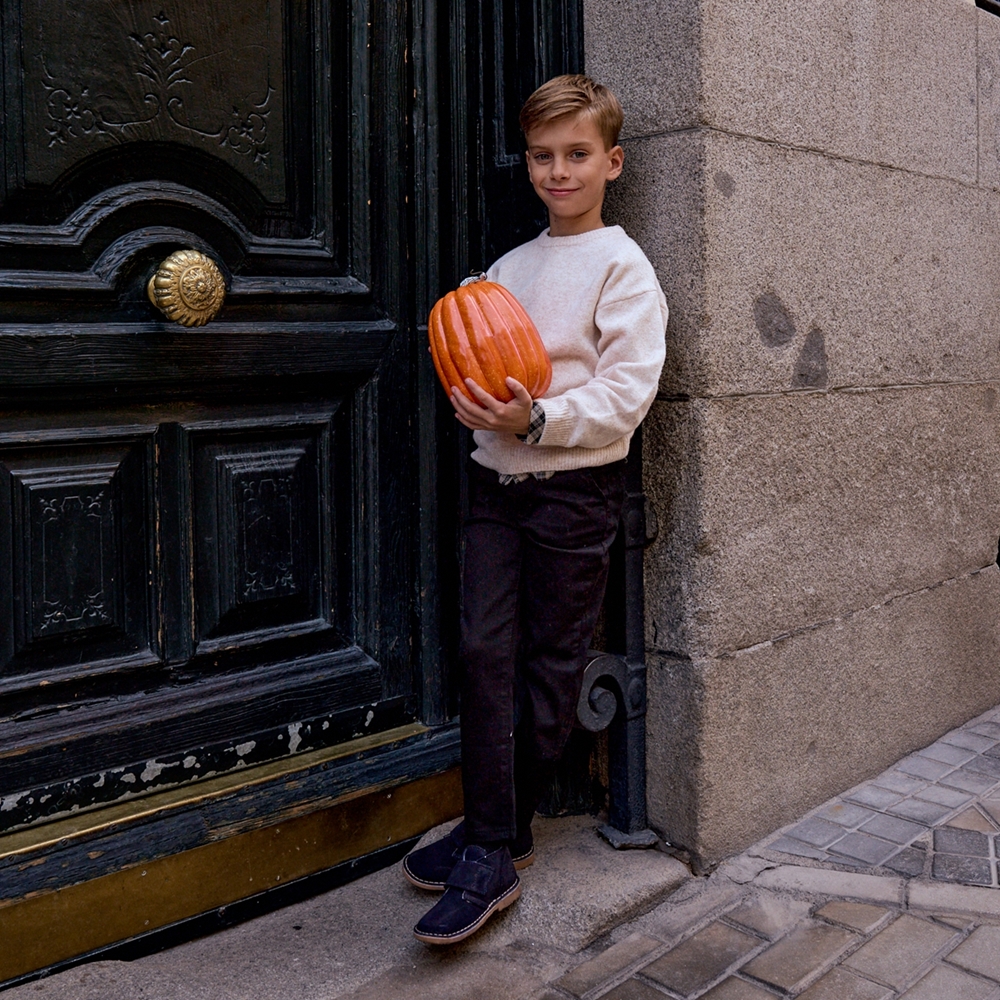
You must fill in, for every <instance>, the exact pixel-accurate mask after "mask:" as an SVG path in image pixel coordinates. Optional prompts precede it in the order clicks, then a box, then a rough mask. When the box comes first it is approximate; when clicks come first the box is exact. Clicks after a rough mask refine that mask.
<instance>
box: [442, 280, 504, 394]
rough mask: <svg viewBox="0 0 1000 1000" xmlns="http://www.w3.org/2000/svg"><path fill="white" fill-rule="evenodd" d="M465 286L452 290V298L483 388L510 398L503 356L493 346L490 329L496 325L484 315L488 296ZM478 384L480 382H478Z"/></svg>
mask: <svg viewBox="0 0 1000 1000" xmlns="http://www.w3.org/2000/svg"><path fill="white" fill-rule="evenodd" d="M471 287H472V286H469V285H466V286H465V287H464V288H459V289H458V290H457V291H456V294H455V299H456V301H457V302H458V308H459V309H460V310H461V312H462V318H463V319H464V320H465V329H466V332H467V333H468V335H469V343H470V344H471V345H472V347H473V350H474V351H475V355H476V360H477V361H478V362H479V366H480V368H481V370H482V373H483V377H484V378H485V379H486V383H487V384H486V385H483V388H484V389H485V390H486V391H487V392H488V393H489V394H490V395H491V396H493V397H494V398H495V399H499V400H500V401H501V402H502V403H506V402H508V401H509V400H511V399H513V398H514V395H513V393H512V392H511V391H510V389H508V388H507V383H506V382H505V381H504V379H505V378H506V371H505V365H504V360H503V357H502V356H501V354H500V351H499V350H498V349H497V342H496V337H495V336H494V334H493V330H494V328H495V326H496V324H495V322H493V321H492V320H493V317H492V316H490V315H488V311H489V306H490V301H489V298H488V297H480V296H478V295H476V294H475V293H474V292H470V291H469V289H470V288H471ZM479 384H480V385H482V383H481V382H480V383H479Z"/></svg>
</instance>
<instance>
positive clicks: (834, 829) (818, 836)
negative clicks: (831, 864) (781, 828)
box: [788, 816, 844, 847]
mask: <svg viewBox="0 0 1000 1000" xmlns="http://www.w3.org/2000/svg"><path fill="white" fill-rule="evenodd" d="M788 836H789V837H794V838H795V839H796V840H802V841H804V842H805V843H807V844H812V845H813V847H827V846H828V845H830V844H832V843H833V842H834V841H835V840H839V839H840V838H841V837H843V836H844V828H843V827H841V826H837V824H836V823H827V822H826V820H822V819H818V818H817V817H815V816H814V817H813V818H812V819H807V820H805V821H803V822H802V823H796V824H795V826H793V827H792V828H791V829H790V830H789V831H788Z"/></svg>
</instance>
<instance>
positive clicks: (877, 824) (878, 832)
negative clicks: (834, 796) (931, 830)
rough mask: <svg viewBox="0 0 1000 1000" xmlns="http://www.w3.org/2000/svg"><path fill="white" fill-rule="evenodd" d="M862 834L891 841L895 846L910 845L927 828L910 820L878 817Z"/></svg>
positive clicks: (871, 821) (869, 823)
mask: <svg viewBox="0 0 1000 1000" xmlns="http://www.w3.org/2000/svg"><path fill="white" fill-rule="evenodd" d="M861 832H862V833H870V834H873V835H874V836H876V837H882V838H883V839H884V840H891V841H892V842H893V843H894V844H908V843H909V842H910V841H911V840H915V839H916V838H917V837H919V836H920V835H921V834H922V833H926V832H927V827H925V826H923V825H922V824H920V823H911V822H909V820H905V819H896V818H895V817H894V816H876V817H875V818H874V819H873V820H869V821H868V822H867V823H865V825H864V826H863V827H861Z"/></svg>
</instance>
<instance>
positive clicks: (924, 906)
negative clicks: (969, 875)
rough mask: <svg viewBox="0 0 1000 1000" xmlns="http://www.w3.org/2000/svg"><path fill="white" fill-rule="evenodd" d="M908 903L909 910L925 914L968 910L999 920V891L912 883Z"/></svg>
mask: <svg viewBox="0 0 1000 1000" xmlns="http://www.w3.org/2000/svg"><path fill="white" fill-rule="evenodd" d="M908 902H909V905H910V909H911V910H921V911H923V912H925V913H957V914H967V913H971V914H976V915H977V916H983V917H987V918H989V919H991V920H997V919H1000V892H997V891H996V889H981V888H977V887H974V886H964V885H945V884H942V883H937V882H911V883H910V886H909V899H908Z"/></svg>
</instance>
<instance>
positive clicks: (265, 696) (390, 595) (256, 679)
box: [0, 0, 434, 829]
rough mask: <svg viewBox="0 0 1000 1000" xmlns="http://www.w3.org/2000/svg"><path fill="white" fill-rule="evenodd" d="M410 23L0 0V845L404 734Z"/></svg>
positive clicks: (315, 2)
mask: <svg viewBox="0 0 1000 1000" xmlns="http://www.w3.org/2000/svg"><path fill="white" fill-rule="evenodd" d="M363 6H364V7H365V9H363V10H362V9H361V8H362V7H363ZM405 30H406V11H405V10H403V9H401V8H400V7H399V5H393V4H387V5H384V7H379V8H378V9H374V8H373V9H368V8H367V6H366V5H362V4H360V3H359V4H358V9H352V7H351V5H350V4H333V3H332V2H331V0H198V2H194V0H128V2H122V0H79V2H77V3H74V4H69V5H66V4H62V3H55V2H53V0H35V2H32V3H26V2H22V0H0V68H2V74H0V133H2V135H0V774H2V778H0V796H2V797H3V803H2V810H0V821H2V822H0V828H2V829H9V828H11V827H13V826H17V825H20V824H25V823H33V822H38V821H40V820H44V819H46V818H51V817H53V816H56V815H61V814H65V813H67V812H68V811H71V810H73V809H76V808H86V807H88V806H91V805H94V804H96V803H99V802H102V801H112V800H115V799H116V798H120V797H121V796H123V795H125V794H134V793H136V792H141V791H146V790H149V789H152V788H156V787H161V786H164V785H166V784H169V783H174V782H179V781H184V780H187V779H188V778H190V777H191V776H193V775H197V774H199V773H201V774H203V773H206V772H208V771H213V772H216V773H217V772H219V771H224V770H227V769H231V768H234V767H240V766H244V765H246V764H250V763H254V762H256V761H260V760H266V759H269V758H271V757H275V756H279V755H282V754H286V753H289V752H296V751H300V750H304V749H307V748H311V747H315V748H318V747H321V746H324V745H330V744H332V743H336V742H339V741H342V740H344V739H347V738H350V737H351V736H353V735H357V734H361V733H367V732H372V731H375V730H378V729H384V728H387V727H390V726H392V725H396V724H399V723H401V722H403V721H406V720H409V719H413V718H415V717H416V716H417V715H418V714H420V713H421V711H422V706H421V704H420V702H419V700H418V698H417V692H418V691H420V690H422V688H421V679H420V678H419V677H418V676H417V675H416V673H415V668H414V666H413V662H414V656H413V653H412V650H413V648H414V645H415V635H414V629H415V625H414V622H416V621H417V620H418V618H419V615H418V614H417V613H416V612H415V597H414V595H415V593H416V591H417V587H416V585H415V580H414V574H415V569H414V562H415V557H414V550H415V541H414V536H415V528H414V522H415V515H414V510H415V509H416V508H417V507H418V505H419V496H418V495H417V486H416V485H415V484H416V483H417V481H418V477H417V476H416V475H415V474H414V471H413V466H415V458H414V451H415V449H414V448H413V447H412V437H413V435H414V433H415V432H414V431H413V430H412V429H411V424H412V420H411V411H412V410H413V409H414V407H415V402H414V399H413V391H414V390H413V389H412V388H411V385H412V383H413V382H414V379H413V366H414V361H413V358H414V350H415V349H414V344H413V338H412V336H410V334H409V333H408V332H407V331H408V330H411V329H412V325H411V315H410V312H409V306H408V302H409V298H408V294H409V293H408V291H407V280H408V277H407V275H408V272H407V260H408V259H409V258H410V257H412V253H411V251H410V248H408V246H407V244H406V242H405V241H406V233H407V232H408V230H409V227H408V224H407V217H406V213H407V211H408V210H409V209H408V207H407V204H408V203H407V194H408V188H407V184H408V180H407V178H408V176H409V175H408V173H407V168H406V165H405V158H404V152H403V151H404V150H405V147H406V134H407V131H406V130H407V127H408V124H407V123H408V115H409V110H408V108H409V101H410V99H411V98H410V95H409V94H408V91H407V87H406V83H405V81H406V72H407V71H406V35H405ZM373 120H376V121H377V122H378V128H377V129H375V128H371V127H370V125H369V123H370V122H371V121H373ZM184 248H191V249H194V250H197V251H199V252H200V253H202V254H204V255H206V256H207V257H209V258H210V259H211V260H212V261H214V262H215V264H216V265H217V266H218V268H219V271H220V274H221V279H222V281H223V282H224V285H225V287H224V289H220V292H224V301H223V304H222V307H221V311H219V312H218V314H217V315H216V316H215V317H214V318H213V319H212V320H211V322H209V323H208V325H205V326H200V327H190V328H188V327H184V326H181V325H179V324H178V323H177V322H174V321H171V320H169V319H168V318H167V317H166V316H164V315H163V314H161V313H160V312H159V311H158V310H157V309H156V308H154V306H153V304H152V303H151V301H150V299H149V297H148V295H147V283H148V282H149V280H150V278H151V276H152V275H153V274H154V273H155V272H156V271H157V269H158V267H159V265H160V264H161V263H162V262H163V261H164V259H165V258H167V257H168V256H169V255H170V254H171V253H172V252H174V251H176V250H178V249H184ZM185 280H186V281H187V285H184V284H183V282H182V284H181V286H180V287H179V290H178V292H177V294H178V295H180V296H181V297H182V298H186V299H188V300H190V301H191V302H192V303H194V304H195V305H197V303H198V301H200V300H203V299H204V298H206V296H207V297H211V290H210V289H209V290H208V291H206V289H205V287H204V281H205V280H206V279H205V275H204V272H203V271H202V272H198V274H194V275H193V276H192V275H188V278H186V279H185ZM431 686H432V687H433V685H431ZM424 708H426V706H424ZM430 714H432V715H433V714H434V712H433V711H431V713H430Z"/></svg>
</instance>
